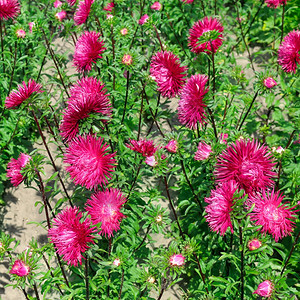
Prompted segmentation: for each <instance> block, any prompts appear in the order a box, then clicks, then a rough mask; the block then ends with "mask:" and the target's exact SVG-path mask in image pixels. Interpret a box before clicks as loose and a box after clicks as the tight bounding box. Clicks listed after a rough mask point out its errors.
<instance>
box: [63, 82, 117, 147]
mask: <svg viewBox="0 0 300 300" xmlns="http://www.w3.org/2000/svg"><path fill="white" fill-rule="evenodd" d="M70 93H71V97H70V99H69V101H68V107H67V109H66V110H65V111H64V113H63V120H62V124H61V126H60V130H61V136H62V137H63V138H64V139H65V140H66V141H68V142H70V141H71V140H72V139H73V138H75V136H76V135H77V134H78V132H79V124H80V121H81V120H84V119H86V118H88V117H89V115H90V114H91V113H99V114H101V115H103V116H105V117H110V116H111V114H112V106H111V103H110V101H109V99H108V96H109V94H107V90H106V89H105V85H104V84H103V83H102V82H101V81H100V80H99V81H98V80H97V78H94V77H83V78H82V79H81V80H78V81H77V84H74V85H73V87H72V88H71V90H70ZM102 122H103V123H106V120H102Z"/></svg>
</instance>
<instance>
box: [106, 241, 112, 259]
mask: <svg viewBox="0 0 300 300" xmlns="http://www.w3.org/2000/svg"><path fill="white" fill-rule="evenodd" d="M111 244H112V237H111V236H110V237H109V238H108V252H107V253H108V258H109V257H110V254H111Z"/></svg>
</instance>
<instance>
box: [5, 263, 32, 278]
mask: <svg viewBox="0 0 300 300" xmlns="http://www.w3.org/2000/svg"><path fill="white" fill-rule="evenodd" d="M9 273H10V274H15V275H17V276H19V277H25V276H27V275H28V274H29V273H30V267H29V266H28V265H27V264H26V263H25V262H24V261H22V260H21V259H17V260H16V261H15V262H14V264H13V266H12V267H11V269H10V271H9Z"/></svg>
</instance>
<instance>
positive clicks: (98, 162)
mask: <svg viewBox="0 0 300 300" xmlns="http://www.w3.org/2000/svg"><path fill="white" fill-rule="evenodd" d="M107 148H108V145H107V144H106V143H103V139H102V138H97V137H95V136H91V135H87V136H78V137H76V138H74V139H73V141H72V142H71V143H70V145H69V148H67V150H66V154H65V156H64V162H65V163H66V164H70V166H68V167H67V168H66V170H67V171H68V172H69V173H70V176H71V178H72V179H73V180H74V182H75V184H79V185H82V186H85V187H86V188H87V189H89V190H91V189H97V187H98V185H105V184H106V183H107V182H108V179H110V178H111V172H113V171H114V168H115V163H116V161H115V159H114V157H115V155H116V154H115V153H108V150H107Z"/></svg>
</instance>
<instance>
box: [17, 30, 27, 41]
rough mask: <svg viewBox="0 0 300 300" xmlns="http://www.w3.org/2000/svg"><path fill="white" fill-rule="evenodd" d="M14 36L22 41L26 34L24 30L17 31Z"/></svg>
mask: <svg viewBox="0 0 300 300" xmlns="http://www.w3.org/2000/svg"><path fill="white" fill-rule="evenodd" d="M16 35H17V37H18V38H19V39H24V37H25V36H26V32H25V30H24V29H18V30H17V31H16Z"/></svg>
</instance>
